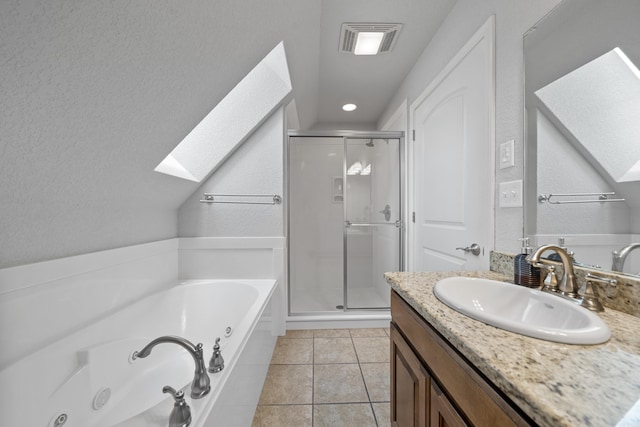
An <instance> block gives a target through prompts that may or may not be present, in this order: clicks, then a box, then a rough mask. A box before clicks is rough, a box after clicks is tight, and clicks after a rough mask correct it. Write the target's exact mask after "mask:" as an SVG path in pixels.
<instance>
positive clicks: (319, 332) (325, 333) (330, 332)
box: [313, 329, 351, 338]
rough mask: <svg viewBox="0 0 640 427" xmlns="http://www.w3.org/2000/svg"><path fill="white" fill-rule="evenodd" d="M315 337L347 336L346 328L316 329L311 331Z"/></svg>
mask: <svg viewBox="0 0 640 427" xmlns="http://www.w3.org/2000/svg"><path fill="white" fill-rule="evenodd" d="M313 336H314V337H315V338H349V337H350V336H351V335H349V330H348V329H316V330H315V331H313Z"/></svg>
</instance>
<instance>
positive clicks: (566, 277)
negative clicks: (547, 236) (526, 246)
mask: <svg viewBox="0 0 640 427" xmlns="http://www.w3.org/2000/svg"><path fill="white" fill-rule="evenodd" d="M549 250H550V251H554V252H555V253H556V254H558V256H559V257H560V260H561V261H562V268H563V270H564V273H563V275H562V280H561V281H560V285H559V286H558V291H559V292H558V293H559V294H560V295H564V296H567V297H571V298H576V297H577V296H578V281H577V280H576V276H575V273H574V272H573V260H572V259H571V257H570V256H569V254H568V253H567V251H565V250H564V249H562V248H561V247H559V246H556V245H544V246H540V247H539V248H538V249H536V250H535V252H533V253H532V254H530V255H529V256H527V261H528V262H529V264H531V265H533V266H534V267H539V266H540V265H541V264H542V261H541V260H540V257H541V256H542V254H543V253H544V252H546V251H549Z"/></svg>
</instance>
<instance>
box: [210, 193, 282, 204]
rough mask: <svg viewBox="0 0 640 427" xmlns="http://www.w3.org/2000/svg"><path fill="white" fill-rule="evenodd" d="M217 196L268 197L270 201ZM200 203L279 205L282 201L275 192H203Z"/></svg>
mask: <svg viewBox="0 0 640 427" xmlns="http://www.w3.org/2000/svg"><path fill="white" fill-rule="evenodd" d="M217 197H222V198H234V197H240V198H245V199H247V198H248V199H250V198H255V197H257V198H264V197H268V198H270V199H271V200H270V201H253V200H217ZM200 203H229V204H238V205H279V204H280V203H282V197H281V196H279V195H277V194H213V193H204V199H201V200H200Z"/></svg>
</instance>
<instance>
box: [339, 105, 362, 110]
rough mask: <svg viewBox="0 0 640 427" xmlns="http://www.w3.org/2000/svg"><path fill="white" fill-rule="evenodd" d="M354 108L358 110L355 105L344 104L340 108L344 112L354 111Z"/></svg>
mask: <svg viewBox="0 0 640 427" xmlns="http://www.w3.org/2000/svg"><path fill="white" fill-rule="evenodd" d="M356 108H358V106H357V105H356V104H344V105H343V106H342V109H343V110H344V111H353V110H355V109H356Z"/></svg>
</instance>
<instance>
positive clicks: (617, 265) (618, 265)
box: [611, 243, 640, 272]
mask: <svg viewBox="0 0 640 427" xmlns="http://www.w3.org/2000/svg"><path fill="white" fill-rule="evenodd" d="M638 248H640V243H632V244H630V245H628V246H625V247H624V248H622V249H620V250H619V251H613V252H612V253H611V254H612V255H613V264H612V265H611V269H612V270H613V271H620V272H621V271H622V269H623V267H624V262H625V261H626V259H627V256H628V255H629V253H630V252H631V251H632V250H634V249H638Z"/></svg>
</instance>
